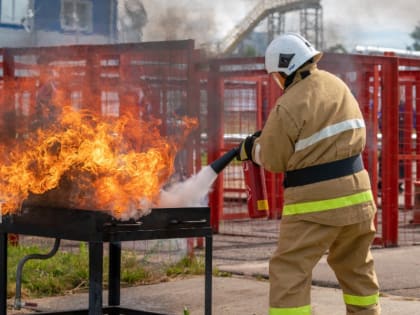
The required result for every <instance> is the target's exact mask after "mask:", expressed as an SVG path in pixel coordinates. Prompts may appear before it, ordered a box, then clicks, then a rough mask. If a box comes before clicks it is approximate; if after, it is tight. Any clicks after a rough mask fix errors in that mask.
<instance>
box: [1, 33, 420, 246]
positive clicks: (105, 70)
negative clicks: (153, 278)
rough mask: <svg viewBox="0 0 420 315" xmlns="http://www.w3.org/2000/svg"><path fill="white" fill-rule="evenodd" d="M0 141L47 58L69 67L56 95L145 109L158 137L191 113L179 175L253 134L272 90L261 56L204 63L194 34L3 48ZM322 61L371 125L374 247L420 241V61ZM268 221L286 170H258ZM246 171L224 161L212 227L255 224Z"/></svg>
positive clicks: (107, 108) (213, 198)
mask: <svg viewBox="0 0 420 315" xmlns="http://www.w3.org/2000/svg"><path fill="white" fill-rule="evenodd" d="M0 58H1V60H0V61H1V65H2V69H3V72H2V74H1V77H0V103H1V108H0V129H1V131H2V132H1V133H0V141H2V142H3V143H7V142H8V141H12V139H15V138H16V137H20V136H24V134H25V132H28V124H30V123H31V117H32V115H33V113H34V111H35V104H36V98H37V96H38V95H39V88H40V86H41V85H42V84H43V81H42V80H43V78H44V77H45V74H46V73H47V72H48V71H51V69H50V68H49V67H46V66H45V65H49V66H51V67H53V66H54V65H59V66H61V67H62V69H65V76H64V77H65V80H60V76H58V79H57V84H60V85H61V86H64V87H65V88H64V89H63V91H64V92H63V95H62V97H63V99H65V100H66V101H67V102H69V103H70V104H72V106H74V107H77V108H82V109H83V108H89V109H95V110H96V111H100V112H101V113H102V114H104V115H119V114H120V113H122V112H127V111H132V110H133V108H134V109H135V108H141V112H142V114H143V115H148V114H151V115H154V116H157V117H160V118H161V128H162V132H163V133H166V134H176V132H179V130H178V128H176V117H179V116H180V115H187V116H190V117H199V120H200V128H199V129H197V130H196V131H195V132H193V134H192V135H191V136H190V138H189V139H188V141H187V142H186V143H185V146H184V147H183V148H182V150H181V151H180V153H179V156H178V157H177V160H176V170H177V176H178V177H179V178H178V179H182V178H185V177H186V176H189V175H191V174H193V173H196V172H197V171H198V170H199V169H200V168H201V166H202V165H206V164H208V163H209V162H211V161H214V160H216V159H217V158H218V157H219V156H221V155H222V154H223V153H225V152H226V151H228V150H230V149H231V148H233V147H236V146H237V145H238V144H239V143H240V141H241V140H242V139H244V138H245V137H246V136H247V135H249V134H252V133H254V132H255V131H257V130H260V129H261V128H262V127H263V125H264V121H265V119H266V118H267V116H268V113H269V112H270V110H271V109H272V108H273V106H274V104H275V101H276V99H277V98H278V97H279V96H280V91H279V89H278V88H277V86H276V85H275V83H274V82H272V81H271V80H270V79H269V77H268V76H267V74H266V72H265V69H264V60H263V58H229V59H210V60H204V59H203V58H202V57H201V56H200V51H197V50H195V49H194V42H193V41H169V42H154V43H140V44H123V45H103V46H67V47H48V48H47V47H44V48H30V49H25V48H19V49H16V48H15V49H2V50H0ZM319 68H321V69H326V70H329V71H331V72H333V73H335V74H337V75H338V76H340V77H341V78H342V79H343V80H344V81H345V82H346V83H347V84H348V85H349V87H350V89H351V90H352V92H353V93H354V95H355V96H356V98H357V99H358V101H359V104H360V106H361V109H362V112H363V114H364V117H365V120H366V123H367V146H366V150H365V152H364V156H363V157H364V163H365V166H366V168H367V169H368V171H369V174H370V176H371V181H372V189H373V192H374V196H375V199H376V202H377V205H378V210H379V211H378V215H377V219H376V224H377V230H378V233H377V240H376V242H377V244H379V245H382V246H397V245H401V244H412V243H418V242H420V236H417V234H419V233H416V228H417V226H418V224H420V204H419V203H420V198H418V196H417V194H419V193H420V191H419V190H420V188H419V187H420V184H419V182H420V172H418V170H419V169H420V137H419V136H418V134H419V130H420V111H418V110H417V109H418V108H419V106H420V104H419V102H420V59H414V58H401V57H396V56H392V55H386V56H367V55H349V54H329V53H326V54H325V55H324V57H323V59H322V60H321V62H320V64H319ZM265 177H266V187H267V192H268V203H269V219H271V221H274V220H275V219H279V218H281V211H282V206H283V190H282V189H283V188H282V181H283V177H282V174H272V173H268V172H266V174H265ZM246 198H247V194H246V190H245V186H244V174H243V171H242V166H241V164H240V162H238V161H234V162H232V163H231V164H230V165H229V166H228V167H227V168H226V169H225V170H224V171H223V172H222V173H221V174H220V175H219V176H218V178H217V180H216V183H215V185H214V189H213V191H212V193H211V194H210V198H209V201H210V206H211V209H212V218H211V223H212V227H213V230H214V231H215V232H219V231H220V225H221V224H224V225H225V226H226V225H228V224H229V223H230V222H232V223H233V222H236V221H248V222H250V224H252V222H259V223H261V224H264V222H266V221H267V219H266V218H264V219H254V220H251V219H250V217H249V213H248V209H247V205H246Z"/></svg>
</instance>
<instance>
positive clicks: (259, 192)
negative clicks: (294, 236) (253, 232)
mask: <svg viewBox="0 0 420 315" xmlns="http://www.w3.org/2000/svg"><path fill="white" fill-rule="evenodd" d="M242 167H243V170H244V177H245V186H246V189H247V194H248V199H247V203H248V214H249V217H250V218H253V219H255V218H263V217H267V216H268V210H269V209H268V198H267V187H266V185H265V175H264V169H263V168H262V167H261V166H259V165H258V164H255V163H254V162H252V161H244V162H243V163H242Z"/></svg>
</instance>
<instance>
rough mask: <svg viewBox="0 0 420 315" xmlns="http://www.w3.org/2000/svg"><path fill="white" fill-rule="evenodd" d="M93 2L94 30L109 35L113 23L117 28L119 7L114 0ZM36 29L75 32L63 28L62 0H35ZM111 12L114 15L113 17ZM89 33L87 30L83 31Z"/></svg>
mask: <svg viewBox="0 0 420 315" xmlns="http://www.w3.org/2000/svg"><path fill="white" fill-rule="evenodd" d="M91 2H92V19H93V21H92V32H91V33H95V34H100V35H109V34H110V29H111V23H113V29H114V31H115V30H116V20H117V18H116V17H117V7H116V1H113V0H91ZM34 12H35V25H34V28H35V30H44V31H56V32H63V33H64V32H65V33H75V31H68V30H67V31H65V30H63V29H62V28H61V23H60V12H61V1H60V0H35V4H34ZM111 12H113V13H114V17H113V18H112V19H111ZM82 33H87V32H82ZM89 33H90V32H89Z"/></svg>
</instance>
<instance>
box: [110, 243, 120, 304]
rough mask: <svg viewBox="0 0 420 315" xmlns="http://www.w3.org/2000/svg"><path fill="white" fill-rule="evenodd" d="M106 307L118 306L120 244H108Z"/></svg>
mask: <svg viewBox="0 0 420 315" xmlns="http://www.w3.org/2000/svg"><path fill="white" fill-rule="evenodd" d="M108 278H109V279H108V281H109V290H108V305H109V306H118V305H120V280H121V242H110V243H109V277H108Z"/></svg>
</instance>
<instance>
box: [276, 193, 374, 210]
mask: <svg viewBox="0 0 420 315" xmlns="http://www.w3.org/2000/svg"><path fill="white" fill-rule="evenodd" d="M371 200H373V196H372V191H371V190H368V191H364V192H361V193H357V194H354V195H349V196H344V197H339V198H334V199H326V200H320V201H310V202H302V203H294V204H288V205H285V206H284V208H283V215H293V214H304V213H311V212H318V211H327V210H332V209H337V208H344V207H348V206H353V205H357V204H360V203H364V202H367V201H371Z"/></svg>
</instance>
